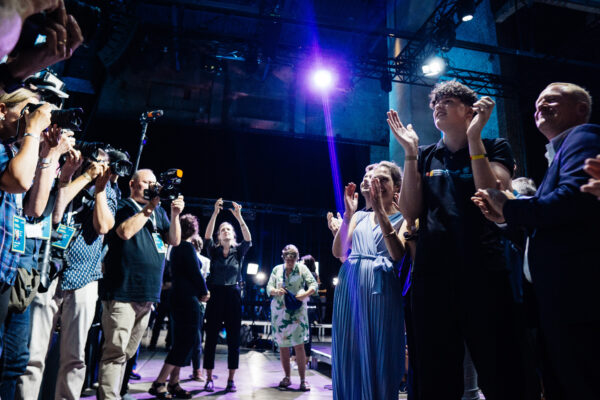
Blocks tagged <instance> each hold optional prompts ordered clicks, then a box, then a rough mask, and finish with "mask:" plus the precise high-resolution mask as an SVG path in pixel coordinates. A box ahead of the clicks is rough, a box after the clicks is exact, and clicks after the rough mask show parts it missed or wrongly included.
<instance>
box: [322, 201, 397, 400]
mask: <svg viewBox="0 0 600 400" xmlns="http://www.w3.org/2000/svg"><path fill="white" fill-rule="evenodd" d="M370 214H371V213H368V212H364V211H359V212H357V215H356V217H357V225H356V228H355V229H354V232H353V234H352V252H351V253H350V256H349V257H348V260H347V261H346V262H345V263H344V265H342V267H341V269H340V273H339V276H338V285H337V287H336V288H335V297H334V303H333V335H332V357H333V359H332V361H333V366H332V381H333V398H334V399H338V400H371V399H372V400H391V399H394V400H397V399H398V391H399V388H400V382H401V380H402V377H403V375H404V358H405V345H404V343H405V336H404V315H403V306H402V284H401V282H400V279H399V278H398V270H397V268H395V265H393V262H392V260H391V258H390V255H389V252H388V251H387V248H386V246H385V242H384V239H383V234H382V232H381V228H380V227H379V225H375V224H374V223H373V222H372V221H371V218H370ZM390 221H391V222H392V225H393V226H394V228H395V229H396V230H398V229H399V228H400V225H401V224H402V221H403V218H402V215H401V214H400V213H397V214H394V215H392V216H390Z"/></svg>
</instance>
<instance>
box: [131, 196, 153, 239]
mask: <svg viewBox="0 0 600 400" xmlns="http://www.w3.org/2000/svg"><path fill="white" fill-rule="evenodd" d="M129 199H130V200H131V201H132V202H133V204H134V205H135V207H136V208H137V209H138V211H139V212H142V209H143V207H142V206H141V205H140V204H139V203H138V202H137V201H135V200H134V199H132V198H131V197H130V198H129ZM155 211H156V209H154V210H152V213H151V214H150V222H151V223H152V228H153V229H154V232H158V226H157V225H156V214H154V212H155Z"/></svg>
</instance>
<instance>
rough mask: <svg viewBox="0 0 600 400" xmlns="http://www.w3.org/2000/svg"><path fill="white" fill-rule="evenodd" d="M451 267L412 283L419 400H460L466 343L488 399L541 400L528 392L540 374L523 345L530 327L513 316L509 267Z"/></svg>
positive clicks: (415, 278)
mask: <svg viewBox="0 0 600 400" xmlns="http://www.w3.org/2000/svg"><path fill="white" fill-rule="evenodd" d="M448 270H449V271H453V272H452V274H439V275H432V276H414V279H413V283H412V287H411V291H412V299H411V300H412V318H411V320H412V322H413V333H414V335H413V338H414V344H415V345H416V349H415V350H416V356H417V359H416V360H413V361H416V368H417V371H416V372H417V374H418V379H417V385H418V388H417V390H418V395H419V399H420V400H438V399H444V400H460V398H461V396H462V394H463V379H464V377H463V360H464V345H465V343H466V345H467V347H468V349H469V351H470V352H471V357H472V359H473V363H474V364H475V368H476V370H477V372H478V375H479V386H480V388H481V390H482V391H483V393H484V394H485V397H486V399H488V400H506V399H511V400H520V399H539V392H538V393H537V396H536V395H535V393H531V391H530V390H528V388H530V387H531V385H532V381H533V382H535V381H536V380H537V377H536V375H535V371H534V370H533V363H532V362H523V360H524V357H526V355H525V354H523V351H522V348H521V347H520V346H519V345H518V343H519V337H520V335H524V334H525V327H524V326H518V324H517V323H516V319H515V318H514V315H513V313H514V306H513V298H512V293H511V288H510V282H509V280H508V274H507V273H506V271H473V272H471V273H464V272H458V271H457V270H456V269H453V267H451V266H448ZM531 357H533V355H532V354H531ZM411 358H412V357H411Z"/></svg>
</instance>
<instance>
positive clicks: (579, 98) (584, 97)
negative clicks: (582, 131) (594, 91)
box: [547, 82, 592, 122]
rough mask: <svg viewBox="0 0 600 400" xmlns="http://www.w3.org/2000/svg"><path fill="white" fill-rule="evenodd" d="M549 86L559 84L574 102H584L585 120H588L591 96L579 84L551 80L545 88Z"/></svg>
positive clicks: (590, 112)
mask: <svg viewBox="0 0 600 400" xmlns="http://www.w3.org/2000/svg"><path fill="white" fill-rule="evenodd" d="M551 86H559V87H560V88H561V91H562V92H563V93H564V94H566V95H567V96H569V97H571V98H572V99H573V100H575V102H577V103H583V104H585V106H586V107H587V112H586V115H585V122H589V121H590V117H591V116H592V96H591V95H590V92H588V91H587V90H586V89H584V88H583V87H581V86H579V85H576V84H574V83H568V82H552V83H551V84H549V85H548V86H547V88H549V87H551Z"/></svg>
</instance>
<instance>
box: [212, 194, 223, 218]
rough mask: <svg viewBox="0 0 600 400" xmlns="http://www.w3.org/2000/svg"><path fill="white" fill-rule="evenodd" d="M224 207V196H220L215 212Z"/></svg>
mask: <svg viewBox="0 0 600 400" xmlns="http://www.w3.org/2000/svg"><path fill="white" fill-rule="evenodd" d="M222 209H223V198H222V197H219V198H218V199H217V201H215V211H214V214H218V213H220V212H221V210H222Z"/></svg>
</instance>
